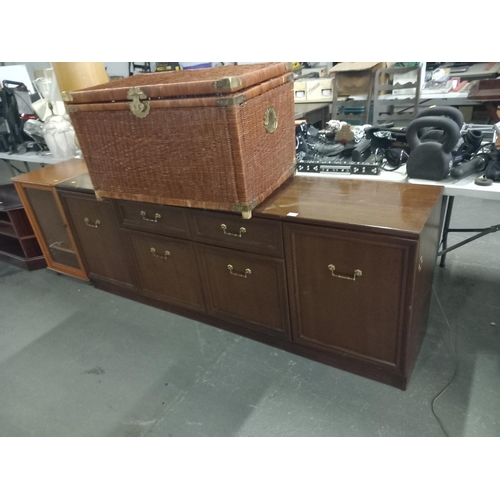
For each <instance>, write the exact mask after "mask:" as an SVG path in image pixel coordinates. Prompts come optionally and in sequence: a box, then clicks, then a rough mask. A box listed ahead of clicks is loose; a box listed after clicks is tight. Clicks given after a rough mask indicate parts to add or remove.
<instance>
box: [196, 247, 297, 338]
mask: <svg viewBox="0 0 500 500" xmlns="http://www.w3.org/2000/svg"><path fill="white" fill-rule="evenodd" d="M196 253H197V256H198V260H199V265H200V270H201V273H202V284H203V288H204V291H205V298H206V303H207V310H208V313H209V314H212V315H213V316H217V317H220V318H222V319H226V320H228V321H232V322H235V323H239V324H242V325H244V326H245V325H246V326H249V325H251V326H252V327H253V328H254V329H256V330H258V331H262V332H264V333H268V334H269V333H271V334H273V335H277V336H279V337H284V338H288V339H290V338H291V333H290V322H289V313H288V296H287V290H286V278H285V265H284V262H283V260H281V259H274V258H271V257H264V256H260V255H254V254H251V253H248V252H239V251H236V250H228V249H225V248H217V247H214V246H210V245H202V244H197V245H196ZM228 265H231V266H233V268H234V269H233V270H232V272H233V273H234V274H231V272H230V271H229V270H228V267H227V266H228ZM246 270H249V271H251V273H250V274H246V273H245V271H246Z"/></svg>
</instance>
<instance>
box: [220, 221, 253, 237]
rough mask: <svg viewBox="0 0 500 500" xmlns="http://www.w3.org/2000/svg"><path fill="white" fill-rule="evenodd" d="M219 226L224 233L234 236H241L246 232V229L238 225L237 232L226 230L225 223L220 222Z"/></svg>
mask: <svg viewBox="0 0 500 500" xmlns="http://www.w3.org/2000/svg"><path fill="white" fill-rule="evenodd" d="M220 228H221V229H222V231H223V232H224V234H227V235H228V236H236V238H241V236H242V235H243V234H245V233H246V232H247V230H246V229H245V228H244V227H240V230H239V232H238V233H230V232H229V231H227V226H226V225H225V224H221V225H220Z"/></svg>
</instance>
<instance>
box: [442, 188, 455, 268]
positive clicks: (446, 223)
mask: <svg viewBox="0 0 500 500" xmlns="http://www.w3.org/2000/svg"><path fill="white" fill-rule="evenodd" d="M454 200H455V197H454V196H448V203H447V204H446V205H447V206H446V216H445V218H444V226H443V234H442V240H441V244H442V247H443V248H442V250H446V248H447V247H448V233H449V229H450V221H451V213H452V211H453V202H454ZM442 213H443V212H441V214H442ZM445 263H446V253H444V254H443V255H441V262H440V263H439V267H445Z"/></svg>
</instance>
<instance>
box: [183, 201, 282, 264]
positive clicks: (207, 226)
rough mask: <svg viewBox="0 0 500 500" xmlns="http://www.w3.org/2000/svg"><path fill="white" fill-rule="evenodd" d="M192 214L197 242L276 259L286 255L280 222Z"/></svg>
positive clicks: (194, 211)
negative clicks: (261, 254) (284, 253)
mask: <svg viewBox="0 0 500 500" xmlns="http://www.w3.org/2000/svg"><path fill="white" fill-rule="evenodd" d="M188 213H189V222H190V225H191V233H192V235H193V239H194V240H195V241H200V242H203V243H211V244H213V245H218V246H223V247H228V248H235V249H237V250H244V251H246V252H257V253H263V254H267V255H272V256H275V257H282V256H283V235H282V229H281V223H280V222H275V221H270V220H263V219H255V218H253V219H250V220H245V219H242V217H241V215H234V214H227V213H221V212H212V211H209V210H189V212H188ZM223 225H224V226H225V227H223Z"/></svg>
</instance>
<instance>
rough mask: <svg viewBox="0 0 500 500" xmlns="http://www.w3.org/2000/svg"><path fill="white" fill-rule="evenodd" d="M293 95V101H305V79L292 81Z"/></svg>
mask: <svg viewBox="0 0 500 500" xmlns="http://www.w3.org/2000/svg"><path fill="white" fill-rule="evenodd" d="M293 97H294V100H295V102H306V101H307V85H306V82H305V80H296V81H295V82H293Z"/></svg>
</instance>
